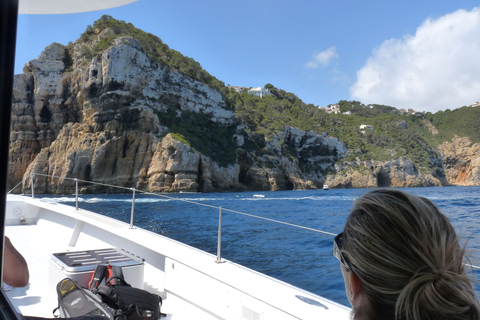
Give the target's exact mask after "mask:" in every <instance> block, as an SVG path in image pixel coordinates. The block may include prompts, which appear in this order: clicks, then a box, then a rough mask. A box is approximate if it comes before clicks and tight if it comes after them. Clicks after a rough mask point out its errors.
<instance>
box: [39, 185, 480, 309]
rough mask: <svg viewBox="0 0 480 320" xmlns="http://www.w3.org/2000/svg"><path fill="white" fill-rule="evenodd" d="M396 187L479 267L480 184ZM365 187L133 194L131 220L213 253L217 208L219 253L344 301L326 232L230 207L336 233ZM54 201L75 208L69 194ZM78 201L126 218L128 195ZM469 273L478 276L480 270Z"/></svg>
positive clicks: (85, 206)
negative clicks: (447, 229) (450, 228)
mask: <svg viewBox="0 0 480 320" xmlns="http://www.w3.org/2000/svg"><path fill="white" fill-rule="evenodd" d="M403 190H406V191H408V192H411V193H413V194H415V195H419V196H424V197H427V198H429V199H431V200H432V201H433V202H434V203H435V204H436V205H437V206H438V207H439V208H440V210H441V211H442V212H443V213H445V214H446V215H447V216H448V217H449V218H450V220H451V221H452V224H453V225H454V227H455V228H456V230H457V233H458V234H459V235H460V237H461V238H462V241H463V242H464V243H466V244H467V252H468V255H469V257H470V259H471V262H472V264H474V265H476V266H480V251H479V246H480V187H440V188H408V189H403ZM368 191H369V189H330V190H327V191H324V190H316V191H313V190H312V191H276V192H241V193H178V194H168V195H167V196H168V197H167V198H164V197H158V196H154V195H148V194H139V193H136V195H135V202H134V206H135V216H134V224H135V225H136V226H139V227H142V228H145V229H148V230H151V231H153V232H157V233H159V234H162V235H165V236H167V237H170V238H172V239H175V240H178V241H181V242H183V243H187V244H189V245H191V246H193V247H196V248H199V249H202V250H204V251H207V252H210V253H212V254H217V238H218V218H219V209H218V207H222V258H225V259H228V260H231V261H234V262H237V263H239V264H242V265H245V266H247V267H249V268H251V269H254V270H257V271H259V272H262V273H264V274H267V275H270V276H273V277H275V278H278V279H281V280H283V281H285V282H288V283H291V284H293V285H295V286H298V287H300V288H303V289H305V290H307V291H310V292H313V293H316V294H318V295H321V296H323V297H326V298H328V299H330V300H333V301H336V302H339V303H341V304H344V305H349V304H348V300H347V299H346V296H345V290H344V283H343V278H342V274H341V272H340V266H339V262H338V261H337V260H336V259H335V258H334V257H333V255H332V245H333V236H332V235H329V234H324V233H321V232H316V231H311V230H306V229H302V228H298V227H295V226H291V225H285V224H279V223H276V222H272V221H269V220H264V219H259V218H256V217H251V216H247V215H243V214H240V213H237V212H241V213H246V214H249V215H255V216H258V217H262V218H266V219H273V220H279V221H282V222H285V223H288V224H294V225H300V226H304V227H307V228H311V229H315V230H321V231H325V232H328V233H334V234H336V233H339V232H341V231H342V230H343V226H344V223H345V220H346V218H347V216H348V214H349V212H350V210H351V209H352V205H353V201H354V200H355V199H356V198H358V197H359V196H360V195H362V194H364V193H366V192H368ZM44 197H45V198H51V196H44ZM50 200H51V199H50ZM55 201H58V202H63V203H66V204H71V205H75V204H74V201H75V199H74V197H73V196H62V197H60V198H58V197H57V198H56V200H55ZM79 201H80V203H79V206H80V208H82V209H86V210H92V211H95V212H98V213H101V214H104V215H107V216H110V217H114V218H116V219H119V220H122V221H125V222H130V215H131V207H132V195H131V194H115V195H103V194H96V195H81V196H80V199H79ZM185 201H192V202H195V203H198V204H201V205H198V204H192V203H189V202H185ZM229 210H233V211H235V212H232V211H229ZM474 273H475V274H474V276H476V278H477V279H480V270H477V269H475V272H474ZM476 289H477V290H476V291H477V295H478V296H480V288H479V287H478V286H477V288H476Z"/></svg>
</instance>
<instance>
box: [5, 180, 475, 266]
mask: <svg viewBox="0 0 480 320" xmlns="http://www.w3.org/2000/svg"><path fill="white" fill-rule="evenodd" d="M35 176H43V177H50V178H58V179H64V180H73V181H75V210H77V211H78V210H79V208H78V193H79V192H78V183H79V182H82V183H87V184H93V185H99V186H104V187H110V188H116V189H123V190H126V191H131V192H132V208H131V213H130V229H132V228H133V221H134V215H135V193H136V192H139V193H142V194H145V195H151V196H156V197H160V198H165V199H169V200H174V201H180V202H185V203H190V204H194V205H198V206H203V207H209V208H213V209H216V210H218V240H217V259H216V262H217V263H220V262H221V259H222V210H223V211H227V212H231V213H236V214H240V215H243V216H247V217H251V218H256V219H261V220H265V221H270V222H274V223H278V224H282V225H286V226H290V227H295V228H299V229H304V230H309V231H313V232H317V233H321V234H326V235H330V236H336V234H335V233H331V232H327V231H323V230H318V229H313V228H309V227H305V226H301V225H297V224H293V223H288V222H284V221H280V220H275V219H270V218H265V217H261V216H257V215H253V214H249V213H245V212H241V211H237V210H231V209H226V208H222V207H221V206H220V207H217V206H212V205H208V204H204V203H199V202H195V201H191V200H186V199H179V198H175V197H171V196H168V195H165V194H159V193H152V192H147V191H142V190H138V189H136V188H127V187H120V186H115V185H111V184H107V183H99V182H93V181H87V180H80V179H77V178H67V177H59V176H53V175H47V174H42V173H31V175H30V185H31V194H32V198H35V188H34V177H35ZM22 182H23V181H21V182H20V183H18V184H17V185H16V186H15V187H13V188H12V189H11V190H10V191H9V192H8V193H11V192H12V191H13V190H15V189H16V188H17V187H18V186H19V185H20V184H21V183H22ZM465 265H467V266H469V267H471V268H474V269H480V267H479V266H476V265H473V264H470V263H468V262H467V263H465Z"/></svg>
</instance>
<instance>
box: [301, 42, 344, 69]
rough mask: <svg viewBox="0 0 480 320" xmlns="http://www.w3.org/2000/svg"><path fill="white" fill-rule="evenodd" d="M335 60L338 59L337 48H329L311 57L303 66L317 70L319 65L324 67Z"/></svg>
mask: <svg viewBox="0 0 480 320" xmlns="http://www.w3.org/2000/svg"><path fill="white" fill-rule="evenodd" d="M335 58H338V54H337V48H336V47H335V46H331V47H330V48H328V49H327V50H325V51H322V52H320V53H317V54H315V55H313V57H312V59H311V60H310V61H308V62H307V63H306V64H305V66H306V67H307V68H312V69H316V68H318V66H319V65H322V66H324V67H326V66H327V65H329V64H330V62H332V60H333V59H335Z"/></svg>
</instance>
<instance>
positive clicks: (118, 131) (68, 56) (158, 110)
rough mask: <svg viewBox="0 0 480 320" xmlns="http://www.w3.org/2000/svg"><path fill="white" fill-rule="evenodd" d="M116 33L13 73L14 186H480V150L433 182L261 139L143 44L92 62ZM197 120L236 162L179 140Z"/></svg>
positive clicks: (451, 163) (465, 148) (330, 147)
mask: <svg viewBox="0 0 480 320" xmlns="http://www.w3.org/2000/svg"><path fill="white" fill-rule="evenodd" d="M110 34H111V30H110V31H109V30H108V29H107V30H104V31H103V32H102V33H100V34H98V38H97V39H95V40H94V41H93V44H92V43H90V44H85V43H82V42H81V41H77V43H76V44H75V45H74V46H73V50H72V49H71V48H70V47H69V48H70V49H69V50H67V49H66V47H65V46H63V45H61V44H58V43H54V44H52V45H50V46H48V47H47V48H46V49H45V51H44V52H42V53H41V54H40V56H39V58H38V59H35V60H32V61H30V62H28V63H27V64H26V65H25V67H24V74H21V75H16V76H15V79H14V92H13V111H12V122H11V137H10V141H11V143H10V163H9V175H8V183H9V185H10V186H11V187H13V186H15V185H16V184H17V183H19V182H22V181H23V185H22V186H23V190H25V191H27V192H28V190H29V188H30V174H31V173H36V174H42V175H37V176H35V178H34V179H35V188H36V189H35V190H36V192H39V193H42V192H48V193H73V192H74V191H75V181H74V180H71V178H77V179H79V180H80V181H79V188H80V191H81V192H105V191H106V192H125V189H121V190H113V189H111V188H110V187H109V186H108V185H116V186H121V187H124V188H132V187H135V188H138V189H141V190H146V191H151V192H178V191H191V192H212V191H238V190H293V189H295V190H298V189H317V188H322V186H323V184H324V183H327V184H329V186H330V187H331V188H336V187H341V188H357V187H377V186H383V187H390V186H391V187H415V186H440V185H447V184H456V185H480V169H479V168H480V158H479V156H478V155H479V154H480V145H478V144H476V145H471V143H470V142H469V140H468V139H465V138H456V139H454V140H453V141H452V142H449V143H444V144H443V145H442V146H440V150H441V157H440V156H438V155H437V154H436V153H435V152H434V151H432V158H431V159H429V160H430V161H431V162H432V163H435V164H436V166H437V167H438V170H436V171H435V172H433V173H426V172H422V171H421V170H419V169H418V168H416V167H415V165H414V163H413V162H412V161H411V160H410V159H408V158H405V157H403V158H398V159H395V160H392V161H383V162H382V161H373V160H371V161H360V160H356V161H352V162H345V161H344V162H342V161H343V160H342V159H345V157H346V156H347V155H348V154H349V153H350V152H351V151H350V150H348V149H347V147H346V146H345V144H344V143H343V142H341V141H339V140H338V139H336V138H332V137H329V136H328V135H327V134H326V133H324V134H318V133H314V132H308V131H301V130H299V129H296V128H291V127H286V128H285V129H284V130H283V131H281V132H278V133H276V134H274V135H273V136H270V137H269V138H268V139H267V138H265V137H264V136H260V135H258V134H252V133H251V132H250V131H249V130H247V128H246V127H245V125H244V124H241V123H238V122H237V120H236V118H235V114H234V112H232V111H231V110H229V109H228V108H227V103H226V102H225V100H224V98H223V96H222V94H221V93H220V92H218V91H216V90H214V89H212V88H209V87H208V86H206V85H205V84H203V83H201V82H199V81H197V80H194V79H192V78H190V77H188V76H185V75H184V74H182V73H180V72H176V71H174V70H172V69H171V68H169V67H167V66H164V65H162V64H160V63H157V62H154V61H152V60H150V59H149V57H148V56H147V55H146V54H145V52H144V51H143V49H142V48H141V46H140V44H139V43H138V42H137V41H136V40H134V39H132V38H128V37H122V38H118V39H116V40H115V41H114V42H113V44H112V45H111V46H110V47H108V48H105V50H103V51H102V52H100V53H95V54H93V52H94V51H93V46H94V45H95V44H98V43H99V41H101V40H102V39H105V37H108V36H109V35H110ZM192 114H193V115H196V116H199V117H200V116H201V117H202V119H207V121H206V122H207V123H208V124H213V125H215V126H216V127H218V128H222V129H225V128H228V130H229V132H231V134H232V136H231V146H232V149H231V150H232V152H231V155H232V157H233V153H235V154H234V156H235V159H234V160H235V161H234V160H232V161H230V162H229V163H230V164H225V163H223V165H221V164H220V163H219V162H220V160H221V159H220V160H219V159H218V158H216V159H217V160H216V161H214V160H213V159H215V156H214V155H212V154H210V155H209V156H208V155H207V154H206V153H207V152H204V151H202V152H204V153H205V154H202V153H201V152H200V151H199V150H197V149H195V148H194V147H192V146H191V145H189V144H188V143H187V142H185V140H184V139H183V140H182V139H181V137H179V135H175V134H171V133H169V132H174V133H177V132H175V130H174V129H172V128H171V127H169V122H168V121H167V120H168V119H175V118H176V119H178V118H180V117H181V116H183V115H188V116H190V115H192ZM165 119H167V120H165ZM180 119H183V118H180ZM204 129H205V130H206V129H208V128H204ZM228 139H230V137H228ZM182 141H183V142H182ZM206 142H208V141H206ZM252 145H256V146H257V147H258V146H260V147H258V148H257V149H255V150H252V147H251V146H252ZM199 149H201V148H199ZM43 175H50V176H53V177H46V176H43ZM84 180H85V181H94V182H97V183H99V184H94V185H92V184H87V183H85V182H83V181H84ZM15 191H16V192H21V191H22V190H20V188H19V189H16V190H15Z"/></svg>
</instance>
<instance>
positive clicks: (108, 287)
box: [89, 265, 162, 320]
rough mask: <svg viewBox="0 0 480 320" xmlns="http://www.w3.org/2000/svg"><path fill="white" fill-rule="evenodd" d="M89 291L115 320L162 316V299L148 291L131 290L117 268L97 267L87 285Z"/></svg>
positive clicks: (153, 318) (139, 319) (134, 319)
mask: <svg viewBox="0 0 480 320" xmlns="http://www.w3.org/2000/svg"><path fill="white" fill-rule="evenodd" d="M106 277H108V278H106ZM89 289H90V290H91V291H92V292H93V293H95V294H97V295H98V296H100V297H101V299H102V302H104V303H105V304H106V305H107V306H109V307H110V309H111V311H112V313H113V315H114V318H115V319H116V320H117V319H118V320H120V319H122V320H123V319H127V320H141V319H145V320H146V319H148V320H157V319H160V316H161V315H162V314H161V313H160V306H161V305H162V298H161V297H160V296H158V295H156V294H153V293H150V292H148V291H145V290H142V289H138V288H133V287H132V286H131V285H130V284H128V283H127V282H126V281H125V279H124V278H123V272H122V270H121V268H119V267H112V266H110V265H98V266H97V269H96V270H95V272H94V274H93V276H92V280H91V281H90V283H89Z"/></svg>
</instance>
